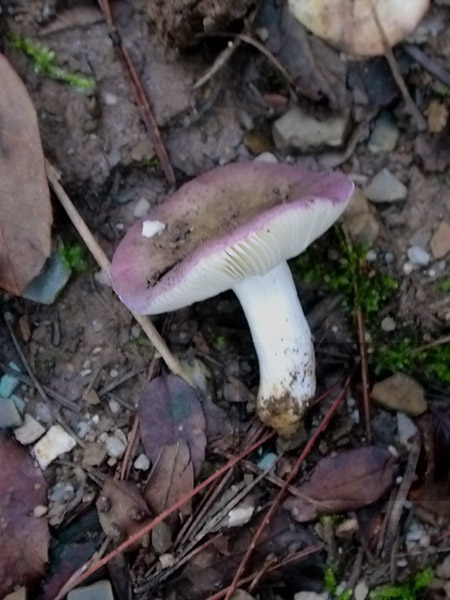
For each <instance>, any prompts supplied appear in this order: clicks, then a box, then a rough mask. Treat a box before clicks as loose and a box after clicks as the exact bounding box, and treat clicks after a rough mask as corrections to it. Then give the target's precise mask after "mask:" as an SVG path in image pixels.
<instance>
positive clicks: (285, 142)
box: [273, 106, 350, 152]
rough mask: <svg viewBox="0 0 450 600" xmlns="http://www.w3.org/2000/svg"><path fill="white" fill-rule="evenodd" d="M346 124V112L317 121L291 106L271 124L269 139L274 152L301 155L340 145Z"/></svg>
mask: <svg viewBox="0 0 450 600" xmlns="http://www.w3.org/2000/svg"><path fill="white" fill-rule="evenodd" d="M349 121H350V112H349V111H348V110H346V111H340V112H335V113H332V114H331V115H329V116H328V117H327V118H325V119H323V120H318V119H317V118H316V117H314V116H313V115H309V114H308V113H306V112H304V111H303V110H302V109H301V108H300V107H298V106H295V107H293V108H291V109H289V110H288V111H287V112H286V113H284V115H283V116H282V117H280V118H279V119H277V120H276V121H275V122H274V124H273V139H274V142H275V145H276V147H277V148H278V149H281V150H284V149H286V148H295V149H296V150H300V151H301V152H309V151H310V150H317V149H319V148H321V147H323V146H332V147H338V146H342V144H343V142H344V139H345V135H346V133H347V130H348V126H349Z"/></svg>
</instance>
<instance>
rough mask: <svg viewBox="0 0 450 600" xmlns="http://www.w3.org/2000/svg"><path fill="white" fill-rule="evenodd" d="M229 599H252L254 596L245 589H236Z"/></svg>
mask: <svg viewBox="0 0 450 600" xmlns="http://www.w3.org/2000/svg"><path fill="white" fill-rule="evenodd" d="M230 600H254V597H253V596H251V595H250V594H249V593H248V592H246V591H245V590H240V589H238V590H235V591H234V592H233V593H232V594H231V598H230Z"/></svg>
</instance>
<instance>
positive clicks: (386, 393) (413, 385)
mask: <svg viewBox="0 0 450 600" xmlns="http://www.w3.org/2000/svg"><path fill="white" fill-rule="evenodd" d="M371 396H372V398H373V399H374V400H375V401H376V402H378V404H380V405H381V406H383V407H384V408H388V409H390V410H394V411H399V412H403V413H406V414H407V415H409V416H411V417H417V416H418V415H421V414H422V413H424V412H425V411H426V410H427V408H428V404H427V401H426V399H425V391H424V389H423V387H422V386H421V385H420V384H419V383H418V382H417V381H416V380H415V379H413V378H412V377H410V376H409V375H406V374H405V373H400V372H399V373H395V374H394V375H391V377H388V378H386V379H383V381H379V382H377V383H375V385H374V386H373V389H372V393H371Z"/></svg>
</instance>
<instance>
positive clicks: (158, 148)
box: [98, 0, 176, 186]
mask: <svg viewBox="0 0 450 600" xmlns="http://www.w3.org/2000/svg"><path fill="white" fill-rule="evenodd" d="M98 4H99V6H100V9H101V11H102V12H103V16H104V18H105V21H106V25H107V27H108V30H109V35H110V37H111V40H112V43H113V46H115V48H116V49H117V50H118V52H119V56H120V59H121V61H122V64H123V66H124V70H125V73H126V74H127V76H128V80H129V82H130V87H131V90H132V92H133V96H134V99H135V101H136V104H137V105H138V109H139V111H140V113H141V117H142V120H143V121H144V123H145V126H146V128H147V133H148V135H149V137H150V141H151V142H152V144H153V147H154V149H155V153H156V156H157V157H158V159H159V162H160V164H161V167H162V170H163V171H164V175H165V177H166V179H167V181H168V182H169V184H170V185H172V186H173V185H175V183H176V180H175V174H174V172H173V168H172V165H171V164H170V160H169V157H168V155H167V152H166V149H165V147H164V144H163V141H162V138H161V134H160V132H159V127H158V123H157V122H156V119H155V116H154V114H153V110H152V107H151V103H150V98H149V95H148V93H147V92H146V91H145V90H144V87H143V86H142V83H141V81H140V78H139V75H138V73H137V71H136V68H135V66H134V64H133V61H132V60H131V57H130V54H129V53H128V50H127V49H126V48H125V46H124V45H123V43H122V40H121V37H120V34H119V32H118V30H117V28H116V26H115V24H114V20H113V17H112V13H111V7H110V4H109V0H98Z"/></svg>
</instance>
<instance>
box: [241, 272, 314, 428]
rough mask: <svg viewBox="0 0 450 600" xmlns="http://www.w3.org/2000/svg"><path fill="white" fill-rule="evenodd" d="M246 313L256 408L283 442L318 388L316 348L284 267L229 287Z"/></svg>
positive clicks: (289, 276)
mask: <svg viewBox="0 0 450 600" xmlns="http://www.w3.org/2000/svg"><path fill="white" fill-rule="evenodd" d="M233 290H234V292H235V293H236V295H237V297H238V298H239V301H240V303H241V305H242V308H243V309H244V312H245V315H246V317H247V321H248V323H249V326H250V330H251V333H252V338H253V342H254V344H255V349H256V353H257V355H258V360H259V369H260V387H259V392H258V401H257V409H258V414H259V416H260V418H261V420H262V421H264V422H265V423H266V424H267V425H270V426H271V427H274V428H275V429H277V431H278V432H279V433H280V434H281V435H283V436H286V437H289V436H290V435H292V434H293V433H294V432H295V431H296V430H298V428H299V421H300V419H301V417H302V415H303V413H304V412H305V410H306V408H307V405H308V400H309V399H310V398H311V396H313V395H314V392H315V388H316V381H315V361H314V348H313V344H312V340H311V331H310V329H309V325H308V323H307V321H306V319H305V315H304V314H303V311H302V307H301V305H300V301H299V299H298V295H297V290H296V289H295V284H294V280H293V279H292V274H291V271H290V269H289V267H288V264H287V263H286V262H285V261H283V262H282V263H280V264H279V265H278V266H277V267H275V268H274V269H272V270H271V271H269V272H268V273H266V275H263V276H253V277H249V278H247V279H245V280H244V281H242V282H241V283H239V284H237V285H236V286H234V287H233Z"/></svg>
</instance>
